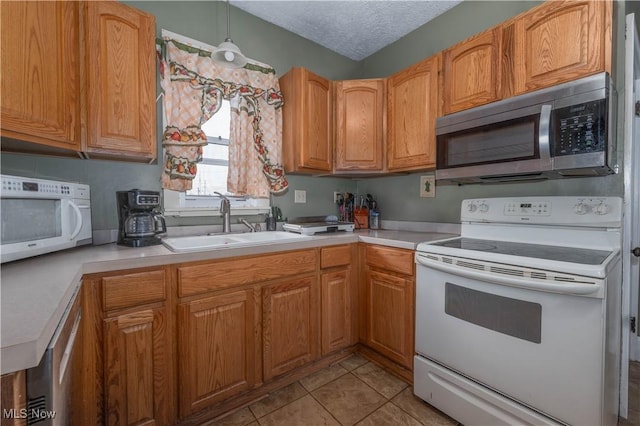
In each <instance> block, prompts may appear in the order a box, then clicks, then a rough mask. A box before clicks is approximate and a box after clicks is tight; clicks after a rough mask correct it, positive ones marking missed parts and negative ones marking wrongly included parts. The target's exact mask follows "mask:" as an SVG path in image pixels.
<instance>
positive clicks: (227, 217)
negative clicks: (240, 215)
mask: <svg viewBox="0 0 640 426" xmlns="http://www.w3.org/2000/svg"><path fill="white" fill-rule="evenodd" d="M214 194H218V195H219V196H220V198H221V199H222V200H221V201H220V213H222V232H224V233H229V232H231V202H230V201H229V199H228V198H227V197H225V196H224V195H222V194H221V193H219V192H214Z"/></svg>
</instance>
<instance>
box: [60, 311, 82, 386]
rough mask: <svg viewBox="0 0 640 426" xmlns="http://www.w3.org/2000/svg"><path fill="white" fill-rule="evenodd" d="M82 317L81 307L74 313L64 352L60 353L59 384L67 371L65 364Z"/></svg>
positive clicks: (73, 344) (71, 350) (66, 364)
mask: <svg viewBox="0 0 640 426" xmlns="http://www.w3.org/2000/svg"><path fill="white" fill-rule="evenodd" d="M81 319H82V309H80V310H78V314H77V315H76V319H75V320H74V321H73V328H72V329H71V334H70V335H69V340H67V345H66V346H65V348H64V353H63V354H62V359H61V360H60V366H59V368H60V370H59V374H58V381H59V384H62V382H63V380H64V377H65V373H66V371H67V366H68V365H69V359H70V358H71V353H72V352H73V348H74V346H75V342H76V337H77V336H78V329H79V328H80V320H81Z"/></svg>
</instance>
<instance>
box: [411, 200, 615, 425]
mask: <svg viewBox="0 0 640 426" xmlns="http://www.w3.org/2000/svg"><path fill="white" fill-rule="evenodd" d="M461 222H462V227H461V236H460V237H457V238H452V239H448V240H442V241H434V242H429V243H422V244H419V245H418V247H417V251H416V263H417V279H416V356H415V359H414V391H415V393H416V395H417V396H419V397H420V398H422V399H424V400H425V401H427V402H429V403H430V404H432V405H434V406H435V407H437V408H439V409H440V410H442V411H444V412H445V413H447V414H449V415H450V416H452V417H453V418H455V419H456V420H458V421H460V422H461V423H463V424H465V425H466V426H470V425H475V424H478V425H481V424H482V425H489V424H490V425H498V424H505V425H512V424H575V425H587V424H588V425H603V424H604V425H609V424H611V425H614V424H616V422H617V417H618V416H617V414H618V396H619V363H620V327H621V311H620V303H621V302H620V286H621V261H620V260H621V259H620V245H621V230H620V228H621V224H622V200H621V199H620V198H617V197H522V198H493V199H474V200H464V201H463V202H462V206H461Z"/></svg>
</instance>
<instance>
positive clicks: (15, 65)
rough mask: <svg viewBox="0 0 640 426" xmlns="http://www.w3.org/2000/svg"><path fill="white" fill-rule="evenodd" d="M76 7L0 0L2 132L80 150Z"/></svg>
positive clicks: (59, 3) (28, 140) (57, 3)
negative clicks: (0, 31) (0, 0)
mask: <svg viewBox="0 0 640 426" xmlns="http://www.w3.org/2000/svg"><path fill="white" fill-rule="evenodd" d="M78 8H79V3H78V2H75V1H59V2H44V1H37V2H36V1H33V2H31V1H21V2H18V1H3V2H0V15H1V24H2V35H1V36H0V39H1V44H2V54H1V55H0V57H1V61H2V71H1V73H2V96H1V97H0V99H1V102H2V103H1V108H2V116H1V118H0V122H1V127H2V130H1V132H2V133H1V134H2V136H3V137H9V138H13V139H18V140H21V141H27V142H34V143H36V144H40V145H47V146H50V147H54V148H56V149H62V150H67V151H68V152H70V153H72V154H74V151H79V150H80V99H79V93H80V92H79V84H80V75H79V70H80V68H79V67H80V65H79V52H78V46H79V30H78V20H79V12H78V11H79V9H78ZM8 144H9V145H11V144H12V143H9V142H6V141H4V140H3V149H5V148H7V147H8ZM36 147H37V146H36Z"/></svg>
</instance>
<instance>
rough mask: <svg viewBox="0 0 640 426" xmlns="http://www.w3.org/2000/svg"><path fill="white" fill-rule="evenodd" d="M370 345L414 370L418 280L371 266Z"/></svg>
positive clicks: (368, 278) (367, 305) (368, 295)
mask: <svg viewBox="0 0 640 426" xmlns="http://www.w3.org/2000/svg"><path fill="white" fill-rule="evenodd" d="M365 280H366V286H367V291H366V298H367V300H366V303H365V309H366V321H367V325H368V327H367V328H368V330H367V338H366V341H367V345H368V346H369V347H371V348H372V349H374V350H376V351H378V352H379V353H381V354H382V355H384V356H386V357H387V358H389V359H391V360H394V361H396V362H397V363H399V364H401V365H403V366H405V367H407V368H409V369H412V368H413V352H414V347H413V342H414V336H413V333H414V322H415V320H414V312H415V309H414V303H415V296H414V282H413V280H410V279H407V278H402V277H398V276H395V275H391V274H387V273H385V272H383V271H379V270H372V269H370V268H368V267H367V272H366V278H365Z"/></svg>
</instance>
